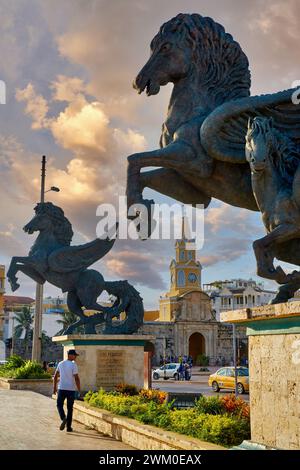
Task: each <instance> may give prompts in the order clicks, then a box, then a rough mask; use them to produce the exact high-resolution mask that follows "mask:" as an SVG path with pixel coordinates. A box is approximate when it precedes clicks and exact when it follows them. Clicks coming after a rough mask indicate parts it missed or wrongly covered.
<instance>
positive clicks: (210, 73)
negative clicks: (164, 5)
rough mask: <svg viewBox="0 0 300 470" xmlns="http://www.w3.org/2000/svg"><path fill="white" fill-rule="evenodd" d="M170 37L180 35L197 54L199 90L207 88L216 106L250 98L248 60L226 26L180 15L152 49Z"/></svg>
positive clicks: (194, 15)
mask: <svg viewBox="0 0 300 470" xmlns="http://www.w3.org/2000/svg"><path fill="white" fill-rule="evenodd" d="M170 34H176V35H177V36H179V40H180V42H183V41H186V42H187V43H188V46H189V47H191V48H192V49H193V50H194V55H195V66H196V71H197V69H198V70H199V72H200V73H199V80H200V82H199V86H201V87H205V88H206V90H207V92H208V94H209V95H210V97H211V98H213V101H214V104H215V106H219V105H221V104H222V103H224V102H225V101H229V100H233V99H237V98H244V97H248V96H250V86H251V74H250V70H249V62H248V59H247V56H246V54H245V53H244V52H243V51H242V49H241V47H240V45H239V44H238V42H236V41H234V39H233V37H232V36H231V34H229V33H226V32H225V29H224V28H223V26H221V25H220V24H219V23H216V22H215V21H214V20H213V19H212V18H209V17H203V16H201V15H199V14H196V13H195V14H192V15H190V14H183V13H180V14H179V15H177V16H175V17H174V18H172V19H171V20H169V21H167V22H166V23H164V24H163V25H162V26H161V28H160V30H159V32H158V34H157V35H156V36H155V37H154V39H153V40H152V43H151V46H153V45H155V42H156V41H157V40H162V39H164V38H165V37H166V36H168V35H170Z"/></svg>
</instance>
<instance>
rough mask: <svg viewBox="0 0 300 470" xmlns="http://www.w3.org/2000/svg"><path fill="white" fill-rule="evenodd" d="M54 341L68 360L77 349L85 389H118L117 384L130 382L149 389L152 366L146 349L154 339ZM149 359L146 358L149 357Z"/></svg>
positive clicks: (112, 337)
mask: <svg viewBox="0 0 300 470" xmlns="http://www.w3.org/2000/svg"><path fill="white" fill-rule="evenodd" d="M52 340H53V341H54V342H56V343H60V344H62V346H63V348H64V359H66V358H67V351H68V350H69V349H76V351H77V352H78V354H79V356H78V357H77V360H76V363H77V365H78V371H79V377H80V381H81V389H82V391H84V392H87V391H89V390H93V391H94V390H99V389H100V388H104V389H105V390H114V388H115V385H117V384H119V383H127V384H133V385H136V386H137V387H138V388H149V385H150V384H149V379H148V378H149V373H148V372H149V371H148V370H146V369H147V367H149V361H148V360H147V359H148V356H149V354H148V353H147V352H144V346H145V343H146V342H147V341H151V340H153V337H152V336H146V335H139V336H138V335H134V336H133V335H66V336H55V337H54V338H52ZM145 356H146V358H147V359H146V358H145Z"/></svg>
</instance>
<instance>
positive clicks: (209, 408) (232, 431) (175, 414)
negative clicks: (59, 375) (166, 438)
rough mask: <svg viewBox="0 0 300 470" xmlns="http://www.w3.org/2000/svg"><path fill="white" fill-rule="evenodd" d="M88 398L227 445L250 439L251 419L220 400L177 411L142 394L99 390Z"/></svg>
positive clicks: (142, 419) (116, 410) (93, 403)
mask: <svg viewBox="0 0 300 470" xmlns="http://www.w3.org/2000/svg"><path fill="white" fill-rule="evenodd" d="M84 399H85V401H86V402H87V403H88V404H89V405H91V406H95V407H98V408H102V409H105V410H107V411H111V412H112V413H114V414H118V415H121V416H127V417H128V418H133V419H136V420H138V421H140V422H142V423H144V424H151V425H154V426H158V427H160V428H163V429H166V430H169V431H175V432H179V433H181V434H186V435H188V436H192V437H196V438H198V439H202V440H205V441H208V442H213V443H215V444H220V445H223V446H233V445H238V444H240V443H241V442H242V441H243V440H244V439H249V437H250V422H249V419H248V418H247V417H243V416H241V415H237V413H236V411H234V412H232V413H228V412H227V411H226V409H225V408H224V406H223V405H222V399H219V398H217V397H208V398H206V397H203V398H202V399H201V400H200V402H199V403H198V404H196V406H195V407H194V408H190V409H186V410H173V409H171V404H165V403H163V404H160V403H157V402H156V401H154V400H149V399H145V398H144V397H143V395H142V393H141V394H139V395H137V396H128V395H124V394H120V393H117V392H105V391H104V390H99V392H96V393H93V392H89V393H88V394H86V396H85V398H84Z"/></svg>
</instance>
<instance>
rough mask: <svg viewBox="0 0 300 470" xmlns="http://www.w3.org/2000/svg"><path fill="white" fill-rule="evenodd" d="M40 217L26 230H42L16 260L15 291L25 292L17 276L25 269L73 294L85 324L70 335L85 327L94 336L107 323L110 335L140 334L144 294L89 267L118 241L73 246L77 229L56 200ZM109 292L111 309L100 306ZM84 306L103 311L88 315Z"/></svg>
mask: <svg viewBox="0 0 300 470" xmlns="http://www.w3.org/2000/svg"><path fill="white" fill-rule="evenodd" d="M35 213H36V215H35V216H34V217H33V219H32V220H31V221H30V222H29V223H28V224H27V225H25V227H24V231H25V232H26V233H28V234H32V233H34V232H37V231H38V232H39V235H38V237H37V239H36V241H35V243H34V245H33V246H32V248H31V250H30V252H29V255H28V256H23V257H17V256H14V257H13V258H12V260H11V263H10V267H9V269H8V272H7V278H8V281H9V282H10V285H11V288H12V290H13V291H15V290H17V289H18V288H19V284H18V283H17V277H16V274H17V272H18V271H21V272H23V273H24V274H26V275H27V276H29V277H30V278H31V279H33V280H34V281H36V282H38V283H39V284H44V283H45V282H46V281H48V282H50V283H51V284H53V285H54V286H56V287H59V288H60V289H62V291H63V292H68V296H67V304H68V308H69V310H70V311H71V312H73V313H74V314H75V315H77V316H78V317H79V320H78V321H77V322H75V323H74V324H73V325H70V326H69V327H68V328H67V329H66V331H65V332H64V334H70V333H72V332H74V331H75V330H76V329H77V328H78V327H79V326H81V325H84V328H85V333H90V334H93V333H96V329H95V326H96V325H98V324H100V323H105V329H104V333H106V334H131V333H134V332H135V331H136V330H137V329H138V328H139V327H140V326H141V325H142V324H143V318H144V308H143V302H142V299H141V297H140V295H139V293H138V292H137V291H136V289H135V288H134V287H133V286H131V285H130V284H129V283H128V282H127V281H105V280H104V278H103V276H102V275H101V274H100V273H99V272H98V271H95V270H94V269H87V268H88V267H89V266H90V265H92V264H93V263H95V262H96V261H98V260H99V259H101V258H103V256H105V255H106V253H108V252H109V251H110V250H111V248H112V246H113V244H114V242H115V239H114V238H112V239H111V240H109V239H105V240H102V239H98V238H97V239H96V240H94V241H92V242H89V243H86V244H85V245H80V246H70V244H71V240H72V237H73V231H72V226H71V224H70V222H69V221H68V219H67V218H66V217H65V216H64V212H63V210H62V209H61V208H60V207H57V206H54V205H53V204H52V203H51V202H46V203H39V204H37V206H36V207H35ZM103 291H106V292H108V294H111V295H112V296H114V297H115V298H116V299H115V301H114V303H113V305H112V306H111V307H107V306H104V305H101V304H99V303H98V302H97V298H98V297H99V296H100V294H101V293H102V292H103ZM84 308H86V309H88V310H95V311H99V312H101V313H96V314H94V315H92V316H86V315H85V314H84ZM122 312H124V314H125V319H124V320H122V321H120V322H113V321H112V320H113V318H116V319H119V318H120V314H121V313H122Z"/></svg>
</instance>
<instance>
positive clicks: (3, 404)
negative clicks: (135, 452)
mask: <svg viewBox="0 0 300 470" xmlns="http://www.w3.org/2000/svg"><path fill="white" fill-rule="evenodd" d="M59 424H60V419H59V417H58V413H57V411H56V402H55V401H54V400H52V399H51V398H47V397H45V396H43V395H40V394H38V393H33V392H29V391H25V390H0V450H11V449H14V450H48V449H49V450H54V449H58V450H126V449H127V450H130V449H132V447H130V446H127V445H126V444H123V443H122V442H120V441H116V440H115V439H113V438H111V437H108V436H104V435H102V434H99V433H97V432H96V431H93V430H89V429H86V428H85V427H84V426H83V425H82V424H79V423H77V422H75V421H73V424H72V427H73V429H74V432H73V433H67V432H66V431H59V429H58V428H59Z"/></svg>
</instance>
